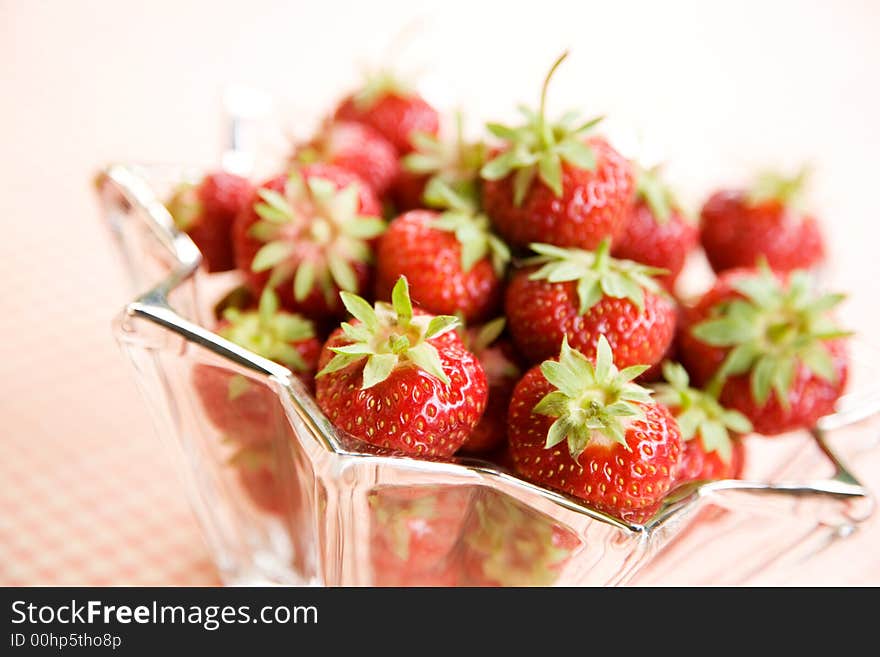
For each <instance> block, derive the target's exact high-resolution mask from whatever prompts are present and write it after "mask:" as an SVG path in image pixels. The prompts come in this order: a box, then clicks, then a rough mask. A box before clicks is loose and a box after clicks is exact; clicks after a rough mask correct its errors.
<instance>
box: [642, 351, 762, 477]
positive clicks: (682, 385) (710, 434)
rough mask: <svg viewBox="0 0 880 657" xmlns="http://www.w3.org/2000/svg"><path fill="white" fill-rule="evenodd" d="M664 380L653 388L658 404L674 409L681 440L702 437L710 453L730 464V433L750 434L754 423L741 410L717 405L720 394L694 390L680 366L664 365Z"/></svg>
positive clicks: (685, 372) (731, 452) (706, 449)
mask: <svg viewBox="0 0 880 657" xmlns="http://www.w3.org/2000/svg"><path fill="white" fill-rule="evenodd" d="M663 378H665V379H666V381H667V383H665V384H664V383H661V384H657V385H655V386H654V388H655V390H656V392H657V401H659V402H660V403H662V404H665V405H666V406H668V407H670V408H671V409H674V412H675V418H676V420H677V421H678V426H679V428H680V429H681V436H682V438H684V439H685V440H693V439H695V438H698V437H699V439H700V441H701V442H702V444H703V449H704V450H705V451H706V452H707V453H709V452H718V454H719V456H721V458H722V460H723V461H724V462H725V463H730V458H731V455H732V454H733V441H732V440H731V437H730V432H731V431H733V432H735V433H738V434H745V433H749V432H750V431H751V430H752V423H751V422H749V420H748V418H747V417H746V416H745V415H743V414H742V413H740V412H739V411H734V410H729V409H726V408H724V407H723V406H722V405H721V404H720V403H718V395H717V392H715V391H712V390H705V391H704V390H697V389H696V388H691V387H690V380H689V378H688V374H687V371H686V370H685V369H684V367H682V366H681V365H680V364H678V363H672V362H670V361H666V362H664V363H663Z"/></svg>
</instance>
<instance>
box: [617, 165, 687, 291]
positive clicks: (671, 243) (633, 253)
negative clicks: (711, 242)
mask: <svg viewBox="0 0 880 657" xmlns="http://www.w3.org/2000/svg"><path fill="white" fill-rule="evenodd" d="M625 223H626V228H624V230H623V232H622V233H621V234H620V235H619V236H618V237H617V239H615V240H614V246H613V248H612V250H611V253H612V255H613V256H614V257H615V258H623V259H626V260H635V261H636V262H641V263H643V264H646V265H651V266H652V267H659V268H660V269H665V270H666V271H667V273H666V274H660V275H658V276H657V280H658V281H659V282H660V283H661V284H662V285H663V286H664V287H665V288H666V289H667V290H669V291H670V292H672V291H673V289H674V288H675V281H676V279H677V278H678V275H679V274H680V273H681V270H682V269H683V268H684V263H685V260H686V259H687V256H688V253H690V251H691V249H693V248H694V245H695V244H696V243H697V228H696V226H694V225H693V224H692V223H691V222H690V221H689V220H688V219H687V217H686V216H685V215H684V213H683V212H682V210H681V207H680V206H679V205H678V202H677V201H676V200H675V197H674V196H673V194H672V192H671V191H670V189H669V188H668V187H667V186H665V185H664V184H663V183H662V182H661V181H660V179H659V178H658V177H657V172H656V171H645V170H640V171H639V174H638V182H637V184H636V202H635V203H634V204H633V206H632V209H631V210H630V212H629V218H628V219H627V220H626V222H625Z"/></svg>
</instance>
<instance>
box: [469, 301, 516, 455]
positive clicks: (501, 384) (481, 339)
mask: <svg viewBox="0 0 880 657" xmlns="http://www.w3.org/2000/svg"><path fill="white" fill-rule="evenodd" d="M504 324H505V320H504V318H503V317H499V318H497V319H494V320H492V321H491V322H488V323H486V324H484V325H483V326H474V327H471V328H469V329H468V330H467V331H466V332H465V344H466V345H467V348H468V349H469V350H470V351H472V352H473V353H474V354H475V355H476V356H477V358H479V359H480V364H481V365H482V366H483V371H484V372H485V373H486V381H487V382H488V384H489V399H488V401H487V402H486V410H485V411H484V412H483V417H482V418H481V419H480V423H479V424H477V426H476V427H474V430H473V431H472V432H471V435H470V436H468V439H467V441H465V443H464V445H462V447H461V451H462V452H467V453H485V452H491V451H492V450H495V449H497V448H498V447H500V446H501V445H502V444H503V443H504V441H505V439H506V438H507V408H508V407H509V406H510V397H511V395H512V394H513V388H514V387H515V386H516V382H517V381H519V377H520V369H519V367H518V366H517V364H516V359H515V357H514V348H513V344H512V343H511V342H510V341H509V340H508V339H507V338H506V337H504V336H502V335H501V334H502V332H503V331H504Z"/></svg>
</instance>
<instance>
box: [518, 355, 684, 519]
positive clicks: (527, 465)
mask: <svg viewBox="0 0 880 657" xmlns="http://www.w3.org/2000/svg"><path fill="white" fill-rule="evenodd" d="M554 390H555V388H554V387H553V385H551V384H550V383H549V382H548V381H547V379H545V378H544V375H543V374H542V373H541V369H540V366H535V367H533V368H532V369H531V370H529V371H528V372H527V373H526V375H525V376H524V377H523V378H522V380H521V381H520V382H519V383H518V384H517V386H516V390H514V393H513V399H511V402H510V413H509V416H508V438H509V440H510V448H511V453H512V454H513V460H514V463H515V465H516V469H517V471H518V472H519V473H520V474H521V475H522V476H523V477H525V478H526V479H529V480H531V481H533V482H535V483H536V484H540V485H543V486H548V487H550V488H555V489H557V490H561V491H563V492H565V493H568V494H570V495H573V496H575V497H579V498H581V499H582V500H584V501H585V502H586V503H587V504H589V505H590V506H592V507H594V508H596V509H598V510H600V511H604V512H606V513H608V514H610V515H613V516H616V517H618V518H621V519H623V520H627V521H631V522H644V521H645V520H647V519H648V518H649V517H650V516H651V515H652V514H653V513H655V512H656V510H657V508H658V506H659V504H660V503H661V502H662V500H663V497H664V496H665V495H666V493H668V492H669V490H670V489H671V488H672V485H673V482H674V479H675V473H676V472H677V470H678V467H679V463H680V461H681V454H682V450H683V448H684V447H683V445H682V438H681V433H680V431H679V428H678V424H677V423H676V421H675V418H674V417H673V416H672V414H671V413H670V412H669V410H668V409H667V408H666V407H665V406H663V405H662V404H640V406H641V408H642V410H643V411H644V413H645V419H644V420H634V421H633V422H632V423H631V424H630V425H629V427H628V428H627V429H626V434H625V435H626V442H627V445H628V446H629V450H628V449H627V448H626V447H624V446H623V445H621V444H619V443H612V442H611V441H609V440H608V439H606V438H604V437H602V436H599V435H596V436H595V437H594V438H593V439H592V440H591V441H590V442H589V443H588V444H587V447H586V449H585V450H584V451H583V452H582V453H581V454H580V455H579V456H578V459H577V461H575V460H574V459H573V458H572V456H571V453H570V452H569V449H568V445H567V444H566V443H565V442H564V441H563V442H562V443H559V444H558V445H555V446H554V447H551V448H549V449H547V448H546V447H545V446H544V445H545V443H546V440H547V432H548V431H549V430H550V426H551V425H552V424H553V422H554V419H555V418H552V417H548V416H545V415H538V414H535V413H532V409H533V408H534V407H535V405H536V404H537V403H538V402H539V401H541V399H543V398H544V397H545V396H546V395H547V394H548V393H550V392H552V391H554Z"/></svg>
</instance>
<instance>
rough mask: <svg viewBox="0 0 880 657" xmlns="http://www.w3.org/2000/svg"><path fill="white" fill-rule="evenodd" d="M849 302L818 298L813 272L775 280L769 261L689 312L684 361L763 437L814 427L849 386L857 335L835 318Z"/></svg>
mask: <svg viewBox="0 0 880 657" xmlns="http://www.w3.org/2000/svg"><path fill="white" fill-rule="evenodd" d="M842 300H843V296H842V295H839V294H823V295H819V294H816V293H815V292H813V290H812V281H811V278H810V276H809V274H807V273H806V272H805V271H796V272H791V273H790V274H774V273H773V272H772V271H770V269H769V267H768V266H767V264H766V263H764V264H763V265H762V266H761V267H760V268H759V269H734V270H730V271H728V272H725V273H724V274H722V275H721V276H720V277H719V278H718V280H717V281H716V283H715V285H714V286H713V287H712V289H711V290H709V291H708V292H707V293H706V294H705V295H703V297H702V298H701V299H700V300H699V301H698V302H697V303H696V305H695V306H694V307H692V308H689V309H687V311H686V313H685V318H684V322H683V327H682V331H681V334H680V336H679V358H680V359H681V361H682V363H683V364H684V365H685V367H686V368H687V369H688V371H689V372H690V374H691V377H692V378H693V379H694V381H695V382H696V384H697V385H699V386H707V385H708V386H709V387H710V389H712V390H713V391H718V393H719V394H718V399H719V401H720V402H721V404H722V405H723V406H725V407H726V408H732V409H735V410H738V411H740V412H741V413H742V414H743V415H745V416H746V417H747V418H749V420H750V421H751V423H752V425H753V426H754V429H755V431H757V432H758V433H762V434H765V435H775V434H779V433H783V432H786V431H791V430H794V429H798V428H803V427H809V426H812V425H813V423H815V422H816V420H818V419H819V418H820V417H822V416H823V415H827V414H828V413H831V412H832V411H833V410H834V404H835V402H836V401H837V399H838V398H839V397H840V395H841V393H842V392H843V388H844V386H845V384H846V375H847V358H846V348H845V344H844V341H843V338H845V337H846V336H848V335H849V333H847V332H845V331H841V330H840V329H839V328H838V327H837V326H835V325H834V323H833V322H832V320H831V319H830V318H829V316H828V311H829V310H830V309H832V308H833V307H834V306H836V305H837V304H838V303H840V301H842ZM771 392H772V393H773V394H772V395H771Z"/></svg>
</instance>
